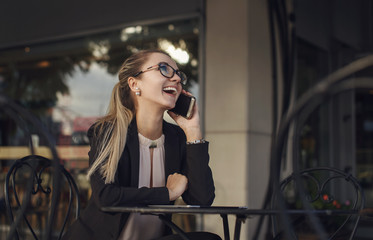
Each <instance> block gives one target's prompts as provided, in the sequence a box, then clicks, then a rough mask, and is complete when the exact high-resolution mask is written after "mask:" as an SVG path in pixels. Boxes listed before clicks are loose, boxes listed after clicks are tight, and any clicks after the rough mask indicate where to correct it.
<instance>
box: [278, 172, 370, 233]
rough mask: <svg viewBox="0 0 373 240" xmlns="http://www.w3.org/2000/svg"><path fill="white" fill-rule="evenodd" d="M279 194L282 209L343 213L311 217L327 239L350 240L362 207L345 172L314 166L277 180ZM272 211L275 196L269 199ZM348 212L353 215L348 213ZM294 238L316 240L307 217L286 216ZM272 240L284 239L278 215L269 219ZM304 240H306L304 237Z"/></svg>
mask: <svg viewBox="0 0 373 240" xmlns="http://www.w3.org/2000/svg"><path fill="white" fill-rule="evenodd" d="M280 187H281V191H280V192H281V193H282V195H283V199H284V200H285V204H286V209H315V210H333V209H339V210H346V211H345V212H346V214H343V215H333V214H330V215H325V214H320V215H314V217H315V218H314V219H315V220H316V221H317V223H318V224H320V226H321V227H322V228H323V232H325V233H326V236H327V239H352V238H353V237H354V235H355V232H356V229H357V226H358V222H359V220H360V215H359V214H357V213H359V212H360V211H361V210H362V209H363V208H364V205H365V200H364V199H365V198H364V192H363V189H362V187H361V186H360V185H359V182H358V180H357V179H356V178H355V177H353V176H352V175H351V174H349V173H345V172H343V171H340V170H338V169H335V168H329V167H318V168H310V169H305V170H303V171H300V172H298V173H293V174H291V175H290V176H289V177H287V178H285V179H284V180H283V181H281V184H280ZM272 208H273V209H278V208H279V206H278V196H274V197H273V198H272ZM350 210H353V211H351V212H355V211H356V214H354V213H351V214H348V213H349V211H350ZM290 220H291V227H292V230H293V233H292V235H293V237H294V239H304V238H306V236H307V237H309V236H312V235H313V236H314V237H315V238H311V239H320V238H319V237H318V236H317V231H316V230H315V225H313V222H312V220H311V219H310V218H309V215H307V214H298V215H295V214H293V215H290ZM272 232H273V236H274V238H275V239H285V238H284V226H283V225H282V224H281V221H280V220H279V216H273V217H272ZM307 239H308V238H307Z"/></svg>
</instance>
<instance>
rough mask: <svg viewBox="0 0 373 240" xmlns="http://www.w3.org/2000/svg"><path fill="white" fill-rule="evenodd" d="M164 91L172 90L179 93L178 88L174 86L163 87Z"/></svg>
mask: <svg viewBox="0 0 373 240" xmlns="http://www.w3.org/2000/svg"><path fill="white" fill-rule="evenodd" d="M163 91H171V92H173V93H177V90H176V88H174V87H165V88H163Z"/></svg>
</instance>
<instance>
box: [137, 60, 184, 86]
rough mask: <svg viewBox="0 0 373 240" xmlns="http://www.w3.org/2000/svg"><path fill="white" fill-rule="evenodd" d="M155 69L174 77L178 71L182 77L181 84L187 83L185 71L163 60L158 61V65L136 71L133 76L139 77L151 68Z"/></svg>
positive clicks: (167, 76) (168, 76)
mask: <svg viewBox="0 0 373 240" xmlns="http://www.w3.org/2000/svg"><path fill="white" fill-rule="evenodd" d="M154 69H156V70H159V71H160V72H161V74H162V76H164V77H166V78H172V77H173V76H174V75H175V73H176V75H178V76H179V77H180V79H181V81H180V82H181V84H183V85H185V84H186V83H187V80H188V78H187V76H186V75H185V73H183V72H182V71H180V70H175V69H174V68H173V67H171V66H170V65H169V64H168V63H165V62H161V63H158V64H157V65H154V66H151V67H148V68H147V69H146V70H144V71H140V72H138V73H136V74H135V75H133V77H137V76H139V75H140V74H141V73H144V72H148V71H151V70H154Z"/></svg>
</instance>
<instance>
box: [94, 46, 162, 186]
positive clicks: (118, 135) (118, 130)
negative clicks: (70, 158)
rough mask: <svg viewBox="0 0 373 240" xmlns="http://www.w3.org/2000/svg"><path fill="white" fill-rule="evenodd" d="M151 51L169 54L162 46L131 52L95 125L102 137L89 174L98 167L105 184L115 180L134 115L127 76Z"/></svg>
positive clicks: (139, 67) (95, 131) (136, 69)
mask: <svg viewBox="0 0 373 240" xmlns="http://www.w3.org/2000/svg"><path fill="white" fill-rule="evenodd" d="M152 53H163V54H165V55H167V56H169V55H168V54H167V53H165V52H163V51H161V50H143V51H139V52H137V53H135V54H133V55H131V56H130V57H129V58H127V59H126V61H125V62H124V63H123V64H122V66H121V68H120V70H119V75H118V76H119V82H118V83H117V84H115V86H114V88H113V91H112V94H111V99H110V103H109V107H108V111H107V114H106V115H105V116H104V117H103V118H101V119H100V120H99V121H98V122H97V124H95V127H94V133H95V134H96V135H98V136H100V138H101V139H100V142H99V143H98V144H99V147H98V153H97V155H96V156H97V157H96V159H95V161H94V162H93V164H92V166H91V167H90V169H89V171H88V174H87V177H88V178H89V177H90V176H91V175H92V174H93V173H95V172H96V171H97V170H99V172H100V173H101V175H102V177H103V179H104V180H105V183H106V184H109V183H112V182H114V177H115V173H116V171H117V167H118V163H119V159H120V157H121V154H122V152H123V149H124V147H125V145H126V138H127V130H128V126H129V124H130V123H131V121H132V119H133V116H134V115H135V105H134V101H133V99H132V96H131V89H130V87H129V85H128V78H129V77H132V76H134V75H135V74H136V73H138V72H139V71H141V67H142V65H143V64H144V63H145V61H146V60H147V59H148V57H149V55H150V54H152Z"/></svg>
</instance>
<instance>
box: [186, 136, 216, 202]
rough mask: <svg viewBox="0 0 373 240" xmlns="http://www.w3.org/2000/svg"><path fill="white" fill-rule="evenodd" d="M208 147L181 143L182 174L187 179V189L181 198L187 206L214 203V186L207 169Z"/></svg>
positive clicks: (205, 144) (207, 145)
mask: <svg viewBox="0 0 373 240" xmlns="http://www.w3.org/2000/svg"><path fill="white" fill-rule="evenodd" d="M208 147H209V143H208V142H206V143H200V144H190V145H186V142H185V141H183V148H185V150H184V151H185V154H183V158H184V161H183V162H184V164H183V169H182V173H183V174H184V175H185V176H186V177H187V178H188V189H187V191H185V193H184V194H183V196H182V197H183V200H184V202H185V203H187V204H192V205H205V206H209V205H211V204H212V203H213V201H214V198H215V186H214V180H213V177H212V172H211V169H210V167H209V160H210V157H209V153H208Z"/></svg>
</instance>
